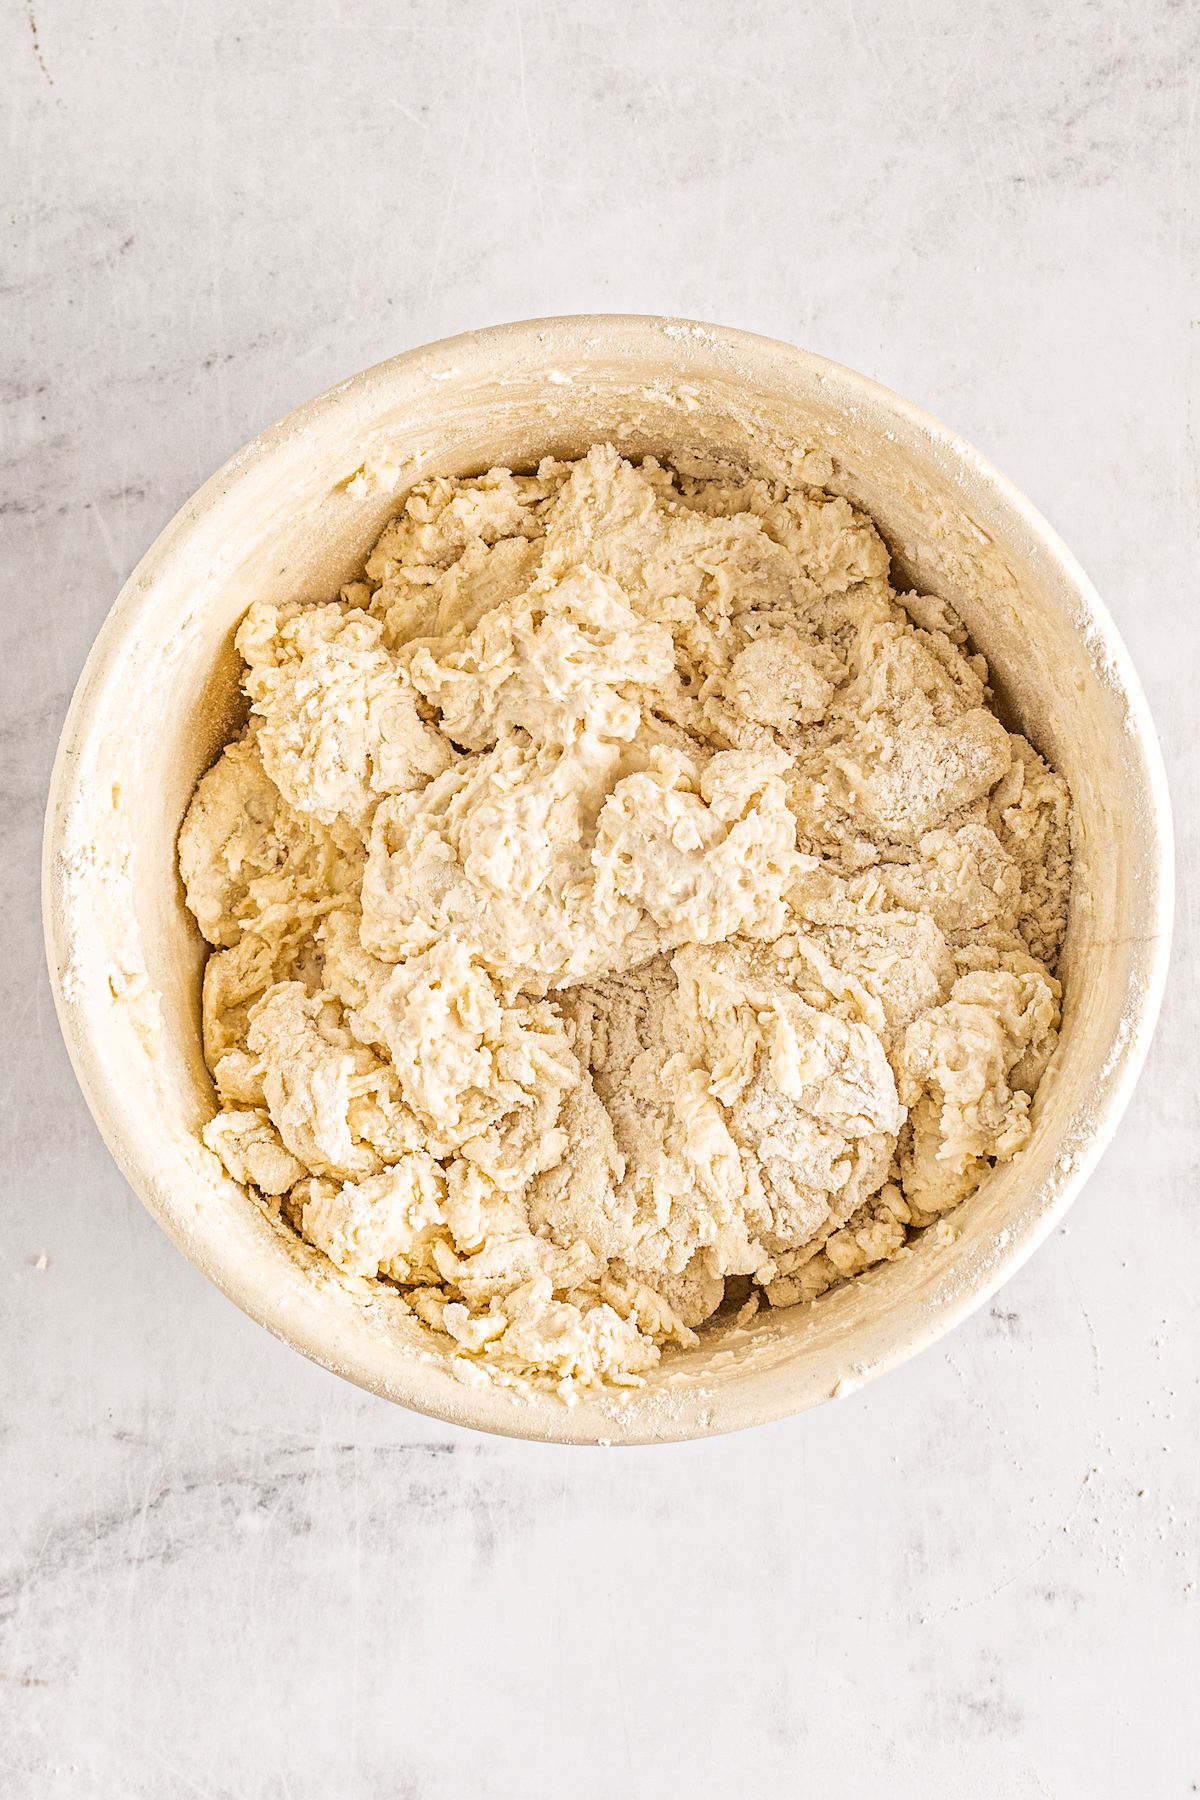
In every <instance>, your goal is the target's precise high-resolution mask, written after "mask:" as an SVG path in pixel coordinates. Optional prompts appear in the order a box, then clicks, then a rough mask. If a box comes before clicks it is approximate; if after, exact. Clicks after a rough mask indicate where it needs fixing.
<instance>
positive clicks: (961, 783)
mask: <svg viewBox="0 0 1200 1800" xmlns="http://www.w3.org/2000/svg"><path fill="white" fill-rule="evenodd" d="M888 573H889V559H888V553H887V550H886V548H885V547H884V544H883V542H882V540H881V539H880V537H879V535H878V533H877V532H876V530H875V528H874V526H873V525H872V523H871V521H870V520H869V519H868V518H866V517H864V516H863V515H862V514H861V513H859V512H856V511H855V510H854V508H853V507H851V506H850V505H849V503H848V502H847V501H846V500H845V499H842V498H838V497H835V496H832V495H830V494H828V493H826V492H824V491H823V490H821V489H820V488H816V487H802V486H797V487H796V488H794V489H787V488H785V487H783V486H782V485H778V484H775V485H772V484H769V483H767V482H765V481H762V480H756V479H751V478H748V477H736V476H733V475H727V476H721V477H717V478H708V479H701V478H698V477H688V476H684V475H680V474H678V473H677V472H676V471H674V470H672V469H670V468H664V467H661V466H660V465H659V464H658V463H657V462H655V461H654V460H653V459H651V458H647V459H646V461H645V462H644V463H643V464H642V465H641V466H640V467H633V466H631V465H630V464H629V463H628V462H626V461H623V460H622V459H621V457H620V456H619V455H618V454H617V452H616V451H615V450H613V449H612V448H611V446H607V445H598V446H596V447H594V448H593V449H592V450H591V451H590V452H589V454H588V455H587V456H586V457H585V458H583V459H582V460H581V461H579V462H576V463H573V464H567V463H558V462H554V461H553V460H549V459H547V460H546V461H544V462H543V463H542V464H541V466H540V467H539V469H538V471H537V473H536V475H513V474H511V473H509V472H508V471H507V470H504V469H494V470H492V471H491V472H490V473H489V474H487V475H484V476H481V477H479V478H477V479H473V480H444V479H438V480H433V481H428V482H425V483H423V484H422V485H421V486H419V487H418V488H416V489H415V490H414V491H413V492H412V493H411V494H410V495H409V497H408V499H407V501H406V503H405V505H404V508H403V510H402V511H401V513H400V514H399V515H398V516H397V517H396V518H394V519H393V520H392V521H391V523H390V524H389V525H388V526H387V528H386V529H385V531H384V532H383V535H382V537H381V538H380V540H379V542H378V544H377V545H376V547H375V549H374V551H373V552H372V554H371V556H370V558H369V559H368V561H367V564H366V567H365V572H364V576H363V579H362V580H361V581H358V582H356V583H354V584H352V585H351V586H349V587H347V588H345V589H343V591H342V594H341V597H340V598H339V599H338V600H337V601H335V602H333V603H332V604H322V603H320V602H310V601H300V600H297V601H293V602H289V603H288V604H286V605H282V606H272V605H265V604H255V605H252V606H251V608H250V610H249V612H248V613H247V615H246V617H245V620H244V621H243V624H242V626H241V629H240V631H239V633H238V640H237V642H238V648H239V650H240V651H241V653H242V655H243V657H244V658H245V661H246V664H247V674H246V677H245V686H246V691H247V693H248V695H249V697H250V700H251V703H252V711H251V717H250V723H249V726H248V727H247V730H246V732H245V734H244V735H243V737H242V738H241V739H240V740H239V741H238V742H236V743H234V744H231V745H230V746H229V747H228V748H227V750H226V751H225V753H224V755H223V756H222V757H221V759H220V761H219V762H218V763H217V764H216V766H215V767H214V768H213V769H211V770H210V771H209V773H208V774H207V775H206V776H205V777H204V779H203V780H202V781H201V783H200V786H199V788H198V790H197V793H196V796H195V799H194V800H193V802H192V806H191V809H190V811H189V813H188V816H187V819H186V821H185V823H184V826H183V829H182V831H181V833H180V840H179V858H180V869H181V873H182V875H183V879H184V882H185V884H186V888H187V898H188V904H189V906H190V907H191V909H192V911H193V913H194V914H195V916H196V919H197V921H198V922H199V925H200V928H201V930H202V931H203V933H204V935H205V937H206V938H207V939H208V941H209V942H210V944H211V945H212V946H213V952H212V955H211V956H210V959H209V962H208V966H207V970H206V974H205V982H204V1042H205V1053H206V1056H207V1059H208V1063H209V1067H210V1068H211V1070H212V1073H213V1077H214V1080H215V1082H216V1085H217V1090H218V1093H219V1095H220V1098H221V1102H222V1108H223V1110H222V1111H221V1112H220V1113H218V1114H217V1116H216V1117H215V1118H214V1119H213V1120H212V1121H211V1122H210V1124H209V1125H208V1126H207V1127H206V1128H205V1131H204V1139H205V1142H206V1143H207V1144H208V1146H209V1148H210V1149H212V1150H213V1151H215V1152H216V1154H217V1155H218V1156H219V1157H220V1159H221V1161H222V1163H223V1165H224V1167H225V1168H226V1169H227V1171H228V1172H229V1174H230V1175H231V1176H232V1177H233V1178H234V1179H235V1180H236V1181H239V1182H243V1183H245V1184H246V1185H247V1187H248V1188H249V1189H250V1191H251V1192H253V1193H256V1194H257V1195H259V1196H260V1197H261V1199H262V1202H263V1204H264V1205H267V1206H268V1207H270V1208H272V1209H273V1210H276V1211H278V1212H281V1214H282V1217H283V1218H284V1219H285V1220H286V1221H287V1222H288V1223H290V1224H291V1225H292V1226H293V1227H294V1228H295V1229H296V1230H297V1231H299V1232H301V1233H302V1234H303V1236H304V1237H305V1238H306V1239H307V1240H308V1241H309V1242H310V1243H311V1244H313V1245H315V1246H316V1247H317V1248H318V1249H320V1250H321V1251H323V1252H324V1253H325V1255H326V1256H328V1257H329V1258H330V1259H331V1261H332V1262H333V1263H334V1264H336V1266H337V1267H338V1269H340V1270H341V1271H342V1272H343V1274H344V1275H345V1276H347V1277H349V1278H357V1279H358V1280H360V1281H362V1280H367V1281H370V1280H379V1279H382V1280H384V1281H387V1282H390V1283H394V1284H398V1285H399V1287H400V1289H401V1290H402V1291H403V1293H404V1295H405V1297H406V1299H407V1302H408V1304H409V1305H411V1307H412V1309H413V1310H414V1311H415V1312H416V1313H417V1315H418V1316H419V1317H420V1318H421V1319H422V1320H423V1321H424V1322H425V1323H426V1324H427V1325H429V1326H430V1327H432V1328H433V1329H434V1330H435V1331H436V1332H438V1333H441V1334H443V1341H444V1342H445V1343H446V1344H447V1347H448V1349H450V1350H451V1351H452V1352H453V1353H454V1355H455V1357H456V1359H457V1360H456V1368H457V1369H458V1370H459V1371H460V1372H464V1373H465V1375H466V1378H468V1379H473V1380H477V1381H482V1380H488V1381H494V1382H500V1383H507V1384H515V1385H521V1384H528V1383H530V1382H541V1383H545V1382H550V1383H551V1384H553V1385H555V1386H556V1387H557V1388H558V1391H559V1392H560V1393H561V1394H562V1395H563V1397H564V1398H565V1399H567V1400H568V1401H570V1400H572V1399H573V1398H574V1397H575V1395H576V1393H577V1391H578V1389H580V1388H582V1387H587V1386H589V1385H591V1384H595V1383H609V1384H616V1385H618V1386H620V1385H636V1384H638V1383H640V1382H641V1381H642V1380H643V1379H644V1375H645V1371H646V1370H647V1369H649V1368H651V1367H652V1366H653V1365H654V1364H655V1363H656V1362H657V1360H658V1358H659V1354H660V1348H661V1346H662V1345H664V1344H666V1343H675V1344H678V1345H682V1346H686V1345H690V1344H694V1343H695V1342H696V1339H695V1328H696V1327H697V1326H699V1325H700V1324H702V1323H703V1321H704V1320H705V1319H707V1318H709V1317H710V1316H711V1315H712V1314H713V1313H714V1312H715V1311H716V1309H717V1308H718V1307H719V1306H721V1304H722V1302H723V1301H725V1300H726V1299H727V1296H728V1298H729V1300H730V1302H731V1303H732V1302H733V1301H734V1300H735V1299H740V1298H741V1297H742V1296H744V1294H745V1293H747V1292H748V1293H749V1298H748V1299H747V1300H745V1304H744V1306H743V1311H744V1312H746V1313H747V1314H748V1313H749V1312H752V1311H753V1310H754V1307H755V1306H756V1305H757V1304H758V1303H759V1300H760V1298H765V1300H766V1301H768V1302H769V1303H770V1304H771V1305H773V1306H791V1305H795V1304H797V1303H799V1302H802V1301H803V1302H811V1301H812V1300H814V1299H816V1298H817V1297H818V1296H819V1295H821V1294H822V1293H824V1292H825V1291H826V1290H827V1289H828V1288H830V1287H832V1286H834V1285H835V1284H837V1283H840V1282H843V1281H845V1280H847V1279H848V1278H850V1277H852V1276H854V1275H856V1274H857V1273H859V1272H860V1271H861V1270H863V1269H865V1268H867V1267H869V1266H870V1265H872V1264H874V1263H877V1262H879V1261H881V1260H883V1259H885V1258H888V1257H893V1256H897V1255H902V1254H904V1253H905V1246H906V1244H907V1242H908V1240H909V1238H910V1236H911V1234H912V1233H913V1232H914V1231H918V1230H920V1229H922V1228H923V1227H925V1226H928V1225H929V1224H931V1223H932V1222H933V1221H934V1220H935V1219H937V1218H938V1216H939V1215H941V1214H943V1213H945V1212H947V1211H948V1210H949V1209H951V1208H952V1207H955V1206H958V1205H959V1204H960V1203H961V1202H962V1201H963V1200H964V1199H966V1198H967V1197H968V1196H969V1195H970V1194H971V1193H972V1192H973V1191H974V1190H975V1188H976V1187H977V1186H978V1185H979V1183H980V1181H981V1180H982V1179H983V1178H984V1177H985V1176H986V1174H987V1173H988V1171H989V1169H990V1168H991V1167H992V1166H993V1165H994V1164H995V1163H997V1162H1001V1161H1005V1160H1007V1159H1008V1158H1010V1157H1012V1156H1014V1155H1016V1154H1017V1153H1018V1152H1019V1151H1020V1149H1021V1147H1022V1145H1023V1144H1024V1143H1025V1142H1026V1140H1027V1138H1028V1136H1029V1132H1030V1117H1029V1112H1030V1103H1031V1100H1032V1098H1033V1096H1034V1094H1035V1092H1036V1089H1037V1085H1038V1082H1039V1080H1040V1078H1041V1075H1042V1072H1043V1070H1044V1069H1045V1067H1046V1064H1047V1062H1048V1060H1049V1057H1050V1055H1051V1054H1052V1052H1053V1049H1054V1046H1055V1043H1056V1030H1057V1026H1058V1024H1059V1013H1058V1001H1059V998H1060V989H1059V985H1058V983H1057V981H1056V980H1055V979H1054V976H1053V973H1052V970H1053V966H1054V960H1055V958H1056V956H1057V954H1058V949H1059V946H1060V944H1061V941H1062V936H1063V932H1064V929H1065V924H1066V906H1067V897H1068V890H1069V882H1070V851H1069V840H1068V811H1069V795H1068V792H1067V787H1066V784H1065V782H1064V781H1063V780H1062V779H1061V777H1060V776H1058V775H1056V774H1055V773H1054V772H1053V771H1051V770H1050V769H1049V768H1047V766H1046V764H1045V763H1044V762H1043V761H1042V759H1041V758H1040V757H1039V756H1038V754H1037V752H1036V751H1035V750H1034V749H1033V748H1032V747H1031V746H1030V745H1029V744H1027V743H1026V742H1025V741H1024V739H1022V738H1020V737H1016V736H1014V735H1012V734H1010V733H1009V732H1007V731H1006V730H1005V729H1004V727H1003V725H1001V723H1000V722H999V720H998V719H997V718H996V717H995V716H994V714H993V713H992V712H991V711H989V709H988V700H989V698H990V692H989V689H988V686H987V667H986V664H985V663H984V660H983V658H982V657H981V656H977V655H972V654H970V653H969V651H968V649H967V647H966V633H965V632H964V630H963V628H962V626H961V624H960V622H959V620H958V619H957V617H956V616H955V614H954V612H953V611H952V609H951V608H950V607H949V606H948V605H947V604H946V603H945V602H944V601H942V600H939V599H937V598H936V597H934V596H930V595H916V594H902V595H897V594H896V593H894V592H893V590H892V588H891V587H890V585H889V581H888ZM735 1277H736V1278H740V1282H739V1283H736V1284H735V1283H732V1282H731V1278H735Z"/></svg>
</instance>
